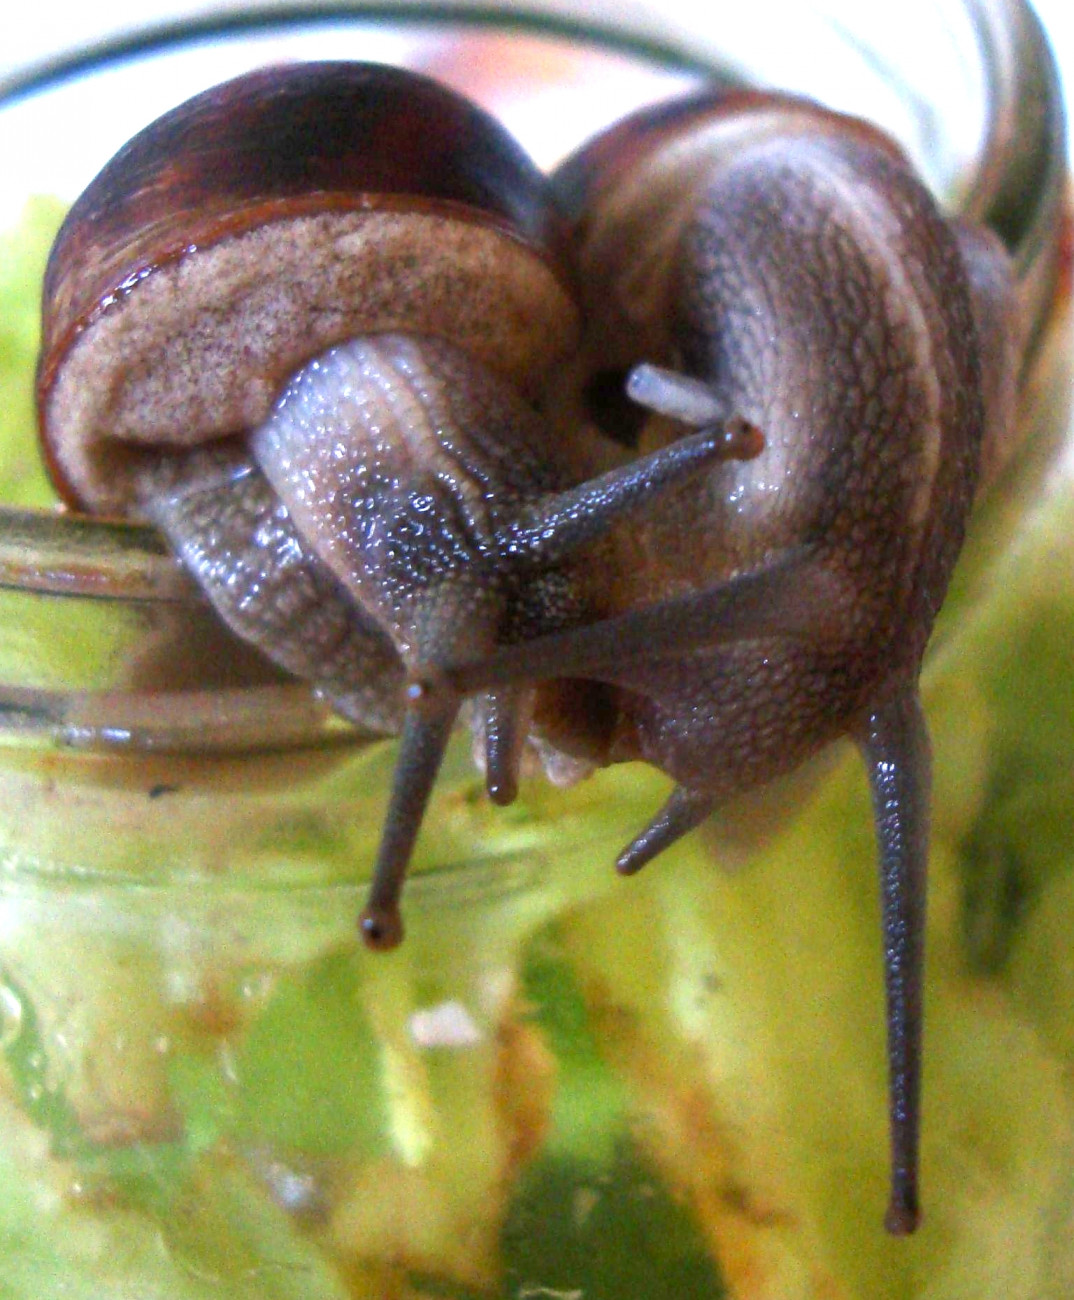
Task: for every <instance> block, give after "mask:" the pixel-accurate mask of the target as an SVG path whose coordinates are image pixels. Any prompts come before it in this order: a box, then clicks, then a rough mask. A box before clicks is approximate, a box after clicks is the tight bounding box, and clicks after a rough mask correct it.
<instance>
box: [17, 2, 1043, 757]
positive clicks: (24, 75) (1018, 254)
mask: <svg viewBox="0 0 1074 1300" xmlns="http://www.w3.org/2000/svg"><path fill="white" fill-rule="evenodd" d="M966 10H967V13H968V14H969V15H970V17H971V19H972V22H973V26H974V30H975V32H976V34H977V38H978V44H979V56H980V60H981V64H982V68H983V71H984V74H985V77H986V93H987V102H988V114H989V116H988V121H987V123H986V127H985V134H984V137H983V139H982V142H981V148H980V151H979V156H978V157H976V158H975V160H974V167H973V168H972V169H971V172H970V174H969V175H968V176H966V177H965V178H964V181H963V183H962V185H961V186H960V192H959V196H958V199H957V203H956V206H957V209H958V210H959V211H960V212H962V213H963V214H964V215H966V216H967V217H968V218H970V219H972V220H976V221H982V222H984V223H985V224H988V225H989V226H991V227H992V228H993V229H995V230H996V231H997V233H999V234H1000V236H1001V237H1002V238H1003V239H1004V242H1005V243H1006V244H1007V247H1008V248H1009V249H1010V250H1011V252H1012V255H1013V257H1014V259H1015V263H1016V267H1017V271H1018V276H1019V283H1020V286H1021V298H1022V307H1023V311H1024V318H1025V320H1026V322H1027V335H1028V337H1029V338H1030V339H1031V341H1032V342H1033V343H1035V342H1036V340H1037V339H1038V338H1039V336H1040V335H1041V333H1042V331H1043V329H1044V326H1045V324H1046V321H1047V318H1048V315H1049V310H1050V306H1051V304H1052V302H1053V300H1054V297H1055V291H1056V285H1057V282H1058V276H1059V267H1060V256H1061V253H1060V250H1061V240H1062V231H1063V219H1064V205H1065V203H1066V187H1067V170H1066V125H1065V117H1064V110H1063V103H1062V96H1061V91H1060V86H1059V80H1058V73H1057V69H1056V65H1055V61H1054V58H1053V56H1052V53H1051V50H1050V48H1049V46H1048V43H1047V40H1046V38H1045V36H1044V33H1043V30H1042V28H1041V26H1040V23H1039V21H1038V20H1037V18H1036V16H1035V15H1034V14H1033V12H1032V11H1031V10H1030V8H1029V7H1028V6H1027V5H1026V4H1025V3H1024V0H966ZM385 16H389V17H391V18H392V19H393V20H396V21H400V20H402V21H407V20H413V21H415V22H417V21H419V20H420V22H421V23H422V25H428V24H430V23H433V24H435V23H436V22H438V21H439V22H443V23H449V22H450V23H451V24H454V25H456V26H457V25H459V24H465V25H473V26H488V25H491V24H496V25H498V26H499V27H501V28H502V27H504V26H508V27H511V28H514V29H518V30H522V31H529V32H531V33H539V34H542V35H549V36H567V37H570V38H572V39H580V40H586V41H589V42H595V43H597V44H600V45H603V46H605V47H609V48H613V49H617V50H620V51H625V52H628V53H631V54H634V55H640V56H643V57H646V58H650V59H651V58H656V59H659V60H661V61H663V62H665V63H670V64H673V65H676V66H679V67H681V68H683V69H689V70H698V69H704V70H706V71H708V72H709V73H711V72H712V67H711V64H710V63H709V62H708V61H707V60H706V59H705V58H699V57H698V56H697V54H696V52H693V51H691V50H690V49H689V48H688V47H687V46H686V45H685V44H684V43H682V42H680V41H679V40H677V39H675V38H674V37H673V36H669V35H668V34H667V30H668V29H667V28H666V27H665V25H664V24H663V22H662V20H661V19H660V18H659V17H657V16H656V15H646V14H642V15H641V16H640V17H639V14H638V11H634V12H633V13H632V14H631V15H630V22H631V24H632V25H631V26H630V27H627V26H626V25H625V22H626V20H625V19H620V17H619V16H618V15H615V14H614V13H607V14H605V13H603V12H602V11H600V10H599V9H594V10H593V12H592V13H588V12H587V14H586V16H585V18H584V20H583V19H579V20H574V19H573V18H571V17H570V16H569V15H568V14H567V13H566V12H561V11H560V10H559V8H558V7H557V6H556V5H555V4H554V3H553V4H551V5H550V6H549V8H548V9H542V8H541V7H539V5H538V6H534V7H527V6H522V7H511V8H509V9H507V8H502V7H499V6H496V5H473V4H465V3H464V4H463V5H462V6H456V5H451V4H444V5H432V6H430V5H427V4H422V5H421V6H416V5H412V4H410V3H406V2H405V0H404V3H394V4H392V3H368V4H364V3H347V4H342V5H341V4H331V3H326V4H313V5H308V4H307V5H289V6H283V7H275V6H272V7H269V6H254V7H250V8H245V7H244V8H243V9H242V10H240V11H237V12H230V13H229V12H224V13H222V14H215V15H207V16H204V17H200V18H195V19H184V20H182V21H180V22H176V23H169V24H163V25H159V26H156V27H151V28H146V29H144V30H142V31H141V32H138V33H135V34H133V35H131V36H128V37H123V38H119V39H115V40H110V41H106V42H102V43H101V44H99V45H96V46H93V47H91V48H88V49H85V50H78V51H74V52H72V53H70V54H68V55H65V56H62V57H60V58H58V59H56V60H53V61H50V62H49V63H47V64H41V65H38V66H37V67H34V68H30V69H27V70H24V71H22V72H20V73H19V74H18V75H17V76H14V77H9V78H7V79H4V80H0V106H2V105H3V104H5V103H8V102H12V101H13V100H14V99H17V98H20V97H23V96H26V95H29V94H31V93H34V92H37V91H41V90H43V89H45V88H47V87H48V86H50V85H52V84H56V83H57V82H60V81H64V80H68V79H70V78H73V77H77V76H79V75H82V74H83V73H85V72H86V71H88V70H90V69H93V68H100V67H102V66H108V65H110V64H112V63H114V62H116V61H122V60H125V59H129V58H136V57H139V56H142V55H145V54H147V53H151V52H153V51H155V50H157V49H162V48H167V47H170V46H173V45H175V44H176V43H184V44H185V43H195V42H198V41H202V40H209V39H215V38H218V37H221V36H227V35H236V34H242V33H245V32H249V31H254V30H261V29H264V28H266V27H280V26H286V25H288V24H296V25H297V24H306V25H309V24H316V23H317V22H319V21H320V22H324V23H329V22H331V23H338V22H340V21H341V20H346V19H348V18H355V19H362V20H370V19H376V18H382V17H385ZM30 554H32V555H33V561H32V562H29V561H28V559H27V557H28V555H30ZM3 589H7V590H9V591H18V592H23V593H40V594H45V595H49V596H61V597H71V598H76V599H78V600H88V601H110V602H119V603H130V602H146V603H147V604H148V605H153V604H160V603H173V602H174V603H175V604H177V605H179V606H182V605H196V606H204V600H203V598H202V596H201V594H200V592H199V591H198V589H197V588H196V587H195V585H194V584H193V583H192V582H191V581H190V579H189V578H187V576H186V575H185V573H184V572H183V571H182V569H181V568H180V566H179V565H178V564H177V563H176V561H175V560H174V559H173V558H172V557H171V556H170V554H169V552H168V550H167V547H166V546H165V544H164V543H163V541H162V540H161V539H160V538H159V536H158V535H157V534H156V533H155V532H154V531H153V530H152V529H149V528H145V527H139V526H134V525H129V524H125V523H122V522H117V521H102V520H96V519H89V518H86V517H82V516H78V515H74V514H61V513H58V512H48V511H33V510H4V509H0V590H3ZM346 738H350V739H352V740H353V739H367V737H363V736H361V735H360V734H359V733H357V732H356V731H354V729H352V728H350V727H349V726H348V724H346V723H342V722H341V721H340V720H339V719H338V718H335V717H333V715H332V714H331V712H330V711H329V710H328V709H327V708H325V707H324V706H323V705H321V704H320V703H319V702H318V701H316V700H315V698H314V697H313V696H312V694H311V692H310V691H309V689H308V688H307V687H305V686H302V685H294V684H292V683H290V682H282V683H268V684H266V683H261V682H259V683H256V684H255V685H253V686H252V687H251V688H249V689H240V688H234V687H233V688H230V689H228V690H226V691H225V690H214V691H198V690H196V689H184V690H181V691H174V690H156V689H154V690H148V691H147V690H140V689H137V688H135V689H127V688H125V687H124V688H122V689H113V690H100V691H86V690H63V689H60V688H58V687H50V686H48V685H40V684H32V685H29V686H28V685H26V683H20V684H18V685H8V686H0V744H3V743H6V744H12V743H14V744H21V743H27V742H29V741H31V740H32V741H33V743H38V744H39V743H41V741H42V740H46V741H48V742H51V743H52V744H54V745H57V746H62V747H65V748H66V747H71V746H74V747H76V748H94V747H104V748H108V749H111V748H116V747H124V748H128V749H132V750H136V751H138V752H146V751H157V752H169V753H179V752H184V751H186V750H188V749H193V750H201V749H203V748H204V747H205V745H206V744H208V745H209V746H210V748H211V749H212V750H213V751H214V752H225V751H232V752H242V751H246V750H250V749H260V748H276V749H279V748H284V749H286V748H292V747H308V746H320V745H324V744H330V745H334V744H338V743H339V742H340V740H341V739H346Z"/></svg>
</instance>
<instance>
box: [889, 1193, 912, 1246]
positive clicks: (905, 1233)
mask: <svg viewBox="0 0 1074 1300" xmlns="http://www.w3.org/2000/svg"><path fill="white" fill-rule="evenodd" d="M920 1221H921V1213H920V1211H919V1210H918V1206H917V1196H916V1195H915V1194H914V1193H913V1192H911V1191H903V1192H894V1193H892V1197H891V1204H890V1205H889V1206H888V1212H887V1215H886V1216H885V1218H884V1227H885V1228H886V1229H887V1231H888V1232H890V1233H891V1235H892V1236H893V1237H909V1236H910V1235H911V1234H912V1233H914V1232H916V1231H917V1226H918V1223H919V1222H920Z"/></svg>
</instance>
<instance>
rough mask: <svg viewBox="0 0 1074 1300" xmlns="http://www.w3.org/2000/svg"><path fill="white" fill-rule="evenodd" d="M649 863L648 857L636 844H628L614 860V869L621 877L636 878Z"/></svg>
mask: <svg viewBox="0 0 1074 1300" xmlns="http://www.w3.org/2000/svg"><path fill="white" fill-rule="evenodd" d="M648 861H649V855H648V854H647V853H646V852H645V850H644V849H643V848H642V847H641V846H639V845H638V844H637V843H634V844H628V845H627V846H626V848H625V849H624V850H623V851H622V853H620V854H619V856H618V857H617V858H616V859H615V869H616V871H618V873H619V874H620V875H621V876H636V875H637V874H638V872H639V871H640V870H641V869H642V867H644V866H645V864H646V863H647V862H648Z"/></svg>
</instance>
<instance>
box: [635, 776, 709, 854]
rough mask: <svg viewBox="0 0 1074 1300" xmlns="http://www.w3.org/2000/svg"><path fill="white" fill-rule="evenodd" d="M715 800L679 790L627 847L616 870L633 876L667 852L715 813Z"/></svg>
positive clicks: (679, 787)
mask: <svg viewBox="0 0 1074 1300" xmlns="http://www.w3.org/2000/svg"><path fill="white" fill-rule="evenodd" d="M713 807H714V803H713V800H712V799H710V798H709V797H708V796H707V795H703V794H698V793H696V792H695V791H692V790H687V789H685V788H684V787H683V786H681V785H680V786H676V787H675V789H674V790H673V791H672V793H671V796H670V797H669V799H668V801H667V803H665V804H664V806H663V808H661V809H660V811H659V812H658V813H657V815H656V816H655V817H654V818H653V820H652V821H651V822H650V823H649V825H648V826H646V828H645V830H643V831H642V833H641V834H640V835H637V836H635V838H634V839H633V840H632V841H631V842H630V843H629V844H628V845H627V846H626V848H625V849H624V850H623V851H622V853H620V854H619V856H618V858H616V860H615V869H616V871H618V872H619V874H620V875H622V876H632V875H634V874H635V872H638V871H640V870H641V869H642V867H644V866H646V865H647V864H648V863H650V862H652V860H653V859H654V858H656V857H659V856H660V854H661V853H663V852H664V850H665V849H669V848H671V846H672V845H673V844H674V843H675V842H676V841H677V840H681V839H682V837H683V836H684V835H689V833H690V832H691V831H692V830H694V829H695V828H696V827H698V826H700V825H701V823H702V822H703V821H704V820H705V818H706V817H708V815H709V814H710V813H711V812H712V809H713Z"/></svg>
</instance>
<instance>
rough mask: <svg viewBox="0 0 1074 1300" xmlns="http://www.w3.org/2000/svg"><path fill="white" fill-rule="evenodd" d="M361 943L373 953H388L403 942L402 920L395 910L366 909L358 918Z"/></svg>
mask: <svg viewBox="0 0 1074 1300" xmlns="http://www.w3.org/2000/svg"><path fill="white" fill-rule="evenodd" d="M358 929H359V930H360V931H361V935H362V941H363V943H364V944H365V946H366V947H367V948H371V949H372V950H373V951H374V952H390V951H391V949H392V948H398V947H399V945H400V944H401V943H402V942H403V918H402V917H401V916H400V914H399V910H398V909H397V908H394V907H393V908H383V909H382V908H372V907H367V908H366V910H365V911H364V912H363V913H362V915H361V916H360V917H359V918H358Z"/></svg>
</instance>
